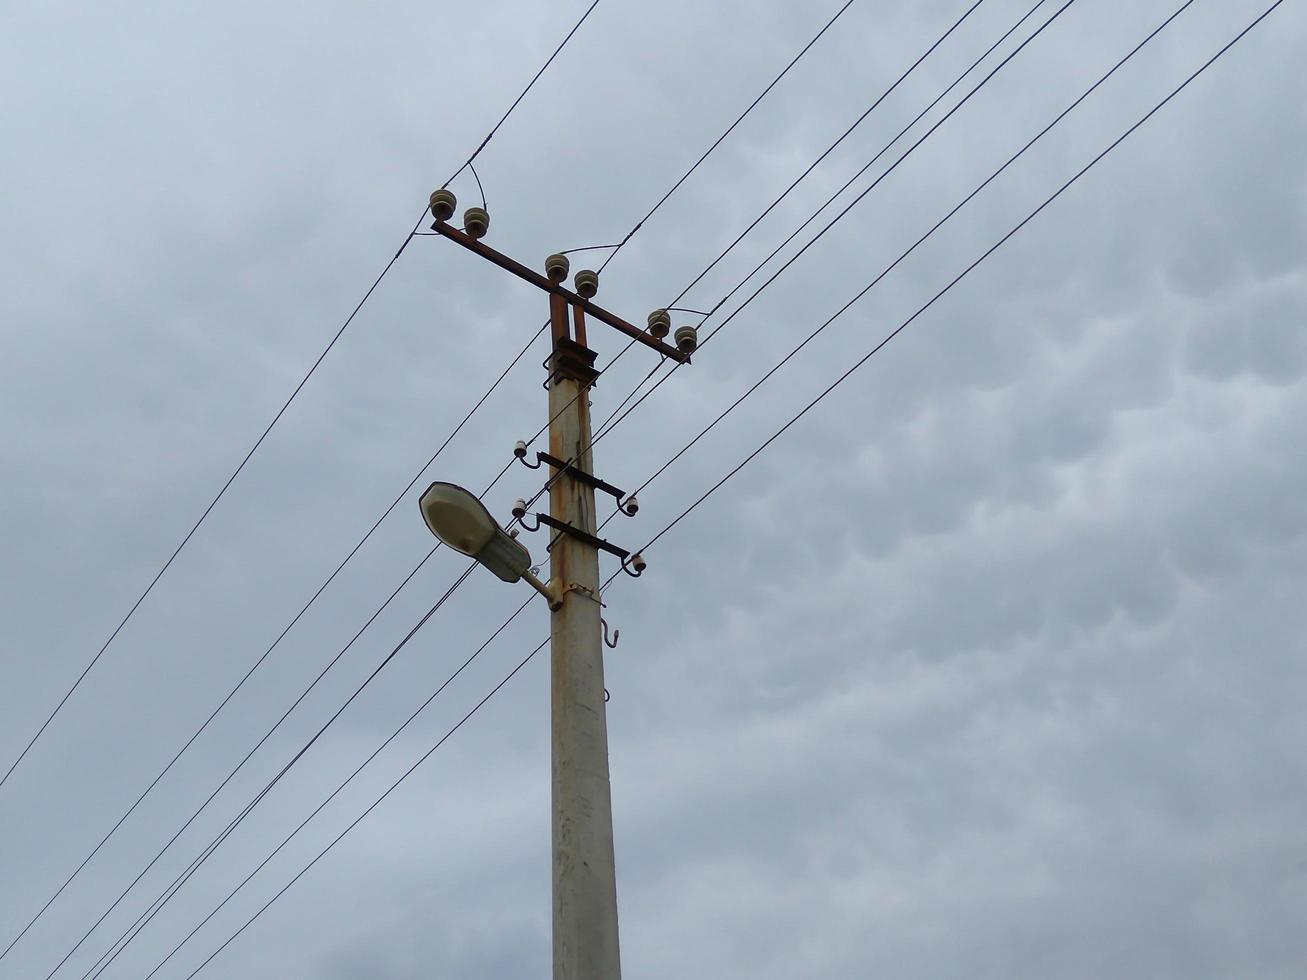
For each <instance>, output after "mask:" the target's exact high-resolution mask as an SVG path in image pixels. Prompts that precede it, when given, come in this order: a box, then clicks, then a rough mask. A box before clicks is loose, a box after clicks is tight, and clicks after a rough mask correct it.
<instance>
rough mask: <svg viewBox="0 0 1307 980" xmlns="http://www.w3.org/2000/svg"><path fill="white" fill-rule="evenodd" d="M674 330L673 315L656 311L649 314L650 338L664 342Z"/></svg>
mask: <svg viewBox="0 0 1307 980" xmlns="http://www.w3.org/2000/svg"><path fill="white" fill-rule="evenodd" d="M671 330H672V315H671V314H670V313H668V312H667V311H666V310H654V311H653V312H652V313H650V314H649V336H650V337H653V338H654V339H655V340H662V339H663V338H664V337H666V336H667V335H668V334H669V333H670V332H671Z"/></svg>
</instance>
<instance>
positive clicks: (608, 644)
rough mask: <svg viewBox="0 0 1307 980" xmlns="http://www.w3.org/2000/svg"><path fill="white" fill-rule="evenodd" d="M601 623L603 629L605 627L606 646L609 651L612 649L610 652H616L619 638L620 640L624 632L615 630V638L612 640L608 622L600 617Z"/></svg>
mask: <svg viewBox="0 0 1307 980" xmlns="http://www.w3.org/2000/svg"><path fill="white" fill-rule="evenodd" d="M599 622H601V623H602V624H603V627H604V646H606V647H608V649H610V650H616V649H617V638H618V637H619V636H621V635H622V631H621V630H613V638H612V639H611V640H610V639H609V638H608V620H606V619H604V618H603V617H602V616H600V617H599Z"/></svg>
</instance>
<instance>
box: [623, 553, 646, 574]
mask: <svg viewBox="0 0 1307 980" xmlns="http://www.w3.org/2000/svg"><path fill="white" fill-rule="evenodd" d="M628 562H629V564H628ZM646 567H647V563H646V562H645V560H644V557H643V556H642V555H640V554H639V553H638V552H637V553H636V554H634V555H632V556H631V557H630V558H629V559H628V558H623V559H622V571H624V572H625V573H626V574H627V575H629V576H631V578H639V577H640V576H641V575H643V574H644V570H645V568H646Z"/></svg>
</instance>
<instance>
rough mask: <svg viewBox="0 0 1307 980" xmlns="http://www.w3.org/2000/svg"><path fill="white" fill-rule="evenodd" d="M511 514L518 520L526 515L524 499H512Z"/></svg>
mask: <svg viewBox="0 0 1307 980" xmlns="http://www.w3.org/2000/svg"><path fill="white" fill-rule="evenodd" d="M513 516H514V517H516V518H517V519H518V520H519V521H520V520H521V519H522V518H524V517H526V501H525V500H523V499H522V498H521V497H518V498H517V499H516V500H514V501H513Z"/></svg>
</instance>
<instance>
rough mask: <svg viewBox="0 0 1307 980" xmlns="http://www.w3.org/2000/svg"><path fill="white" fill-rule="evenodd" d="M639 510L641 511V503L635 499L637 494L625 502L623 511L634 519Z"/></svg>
mask: <svg viewBox="0 0 1307 980" xmlns="http://www.w3.org/2000/svg"><path fill="white" fill-rule="evenodd" d="M639 509H640V501H638V500H636V499H635V494H631V496H629V497H627V498H626V500H625V502H624V503H623V504H622V511H623V512H624V513H625V514H626V516H627V517H634V516H635V514H636V511H638V510H639Z"/></svg>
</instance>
